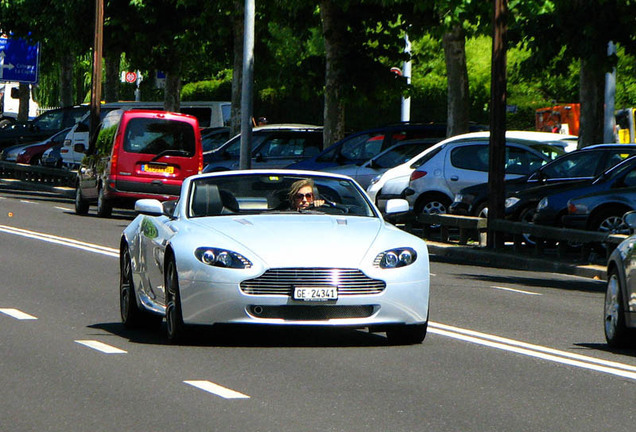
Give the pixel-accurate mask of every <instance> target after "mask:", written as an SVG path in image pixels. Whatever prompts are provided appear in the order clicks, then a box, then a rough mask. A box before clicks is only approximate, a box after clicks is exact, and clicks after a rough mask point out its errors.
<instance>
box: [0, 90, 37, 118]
mask: <svg viewBox="0 0 636 432" xmlns="http://www.w3.org/2000/svg"><path fill="white" fill-rule="evenodd" d="M19 87H20V83H18V82H4V83H0V113H2V114H0V125H2V124H5V123H13V122H15V121H16V119H17V118H18V112H19V110H20V97H19V96H18V89H19ZM29 90H30V89H29ZM28 115H29V120H31V119H34V118H35V117H37V115H38V104H37V103H36V102H35V101H34V100H33V95H32V92H31V91H29V114H28Z"/></svg>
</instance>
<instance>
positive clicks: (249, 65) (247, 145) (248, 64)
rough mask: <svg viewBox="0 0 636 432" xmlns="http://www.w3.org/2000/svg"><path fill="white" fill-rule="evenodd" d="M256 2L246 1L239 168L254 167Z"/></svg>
mask: <svg viewBox="0 0 636 432" xmlns="http://www.w3.org/2000/svg"><path fill="white" fill-rule="evenodd" d="M254 2H255V0H245V21H244V29H243V83H242V86H241V152H240V159H239V167H240V168H241V169H250V168H251V165H252V111H253V106H252V105H253V102H252V91H253V80H254V15H255V5H254Z"/></svg>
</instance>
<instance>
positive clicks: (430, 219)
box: [406, 214, 628, 259]
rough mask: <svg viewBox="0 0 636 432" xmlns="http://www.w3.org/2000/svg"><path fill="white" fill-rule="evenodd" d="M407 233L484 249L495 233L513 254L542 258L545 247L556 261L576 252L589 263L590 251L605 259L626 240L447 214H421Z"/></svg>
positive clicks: (600, 233)
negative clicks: (490, 233) (552, 251)
mask: <svg viewBox="0 0 636 432" xmlns="http://www.w3.org/2000/svg"><path fill="white" fill-rule="evenodd" d="M406 229H408V230H410V231H413V232H417V231H419V232H421V233H422V236H423V237H424V238H428V239H432V238H433V233H436V234H437V237H438V238H439V240H440V241H441V242H444V243H457V244H461V245H466V244H468V242H469V241H470V240H471V239H473V240H474V242H475V246H477V247H486V241H487V233H488V230H489V229H490V230H491V231H496V232H500V233H504V234H507V235H509V236H510V242H511V243H512V248H513V250H515V251H522V250H528V249H529V250H530V251H531V252H532V253H533V254H534V255H538V256H542V255H543V254H544V252H545V249H546V248H547V247H548V245H554V246H555V247H556V249H557V255H558V256H559V257H565V255H566V254H569V253H571V251H572V250H576V251H578V253H579V254H580V258H581V259H588V257H590V254H591V252H592V251H596V252H597V254H598V251H601V252H603V253H604V255H605V256H604V258H605V259H606V258H607V257H609V254H610V253H611V252H612V251H613V250H614V249H615V248H616V246H618V244H619V243H620V242H622V241H623V240H625V239H626V238H627V237H628V236H627V235H624V234H610V233H603V232H599V231H586V230H579V229H570V228H559V227H553V226H545V225H536V224H532V223H528V222H515V221H509V220H503V219H496V220H493V221H492V222H491V224H490V226H489V224H488V219H486V218H480V217H474V216H459V215H449V214H420V215H418V216H417V217H416V218H415V220H414V221H413V222H412V223H411V224H408V223H407V224H406Z"/></svg>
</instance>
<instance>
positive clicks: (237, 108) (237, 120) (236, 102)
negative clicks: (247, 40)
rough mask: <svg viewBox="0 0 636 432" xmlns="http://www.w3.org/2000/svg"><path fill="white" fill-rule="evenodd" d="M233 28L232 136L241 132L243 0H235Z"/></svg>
mask: <svg viewBox="0 0 636 432" xmlns="http://www.w3.org/2000/svg"><path fill="white" fill-rule="evenodd" d="M234 9H235V10H236V12H237V13H235V14H233V15H232V16H233V21H232V29H233V32H234V70H233V72H232V109H231V120H230V136H231V137H233V136H235V135H238V134H239V133H240V132H241V87H242V85H243V9H244V4H243V1H241V0H235V1H234Z"/></svg>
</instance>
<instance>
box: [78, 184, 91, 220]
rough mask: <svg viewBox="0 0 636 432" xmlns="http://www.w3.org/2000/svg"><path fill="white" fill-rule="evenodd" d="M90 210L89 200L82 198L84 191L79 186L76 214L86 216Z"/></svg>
mask: <svg viewBox="0 0 636 432" xmlns="http://www.w3.org/2000/svg"><path fill="white" fill-rule="evenodd" d="M88 208H89V203H88V200H86V199H85V198H84V197H83V196H82V189H81V188H80V187H79V185H77V189H75V213H76V214H78V215H85V214H87V213H88Z"/></svg>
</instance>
